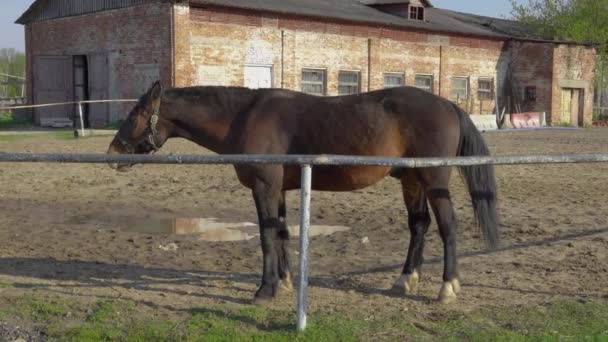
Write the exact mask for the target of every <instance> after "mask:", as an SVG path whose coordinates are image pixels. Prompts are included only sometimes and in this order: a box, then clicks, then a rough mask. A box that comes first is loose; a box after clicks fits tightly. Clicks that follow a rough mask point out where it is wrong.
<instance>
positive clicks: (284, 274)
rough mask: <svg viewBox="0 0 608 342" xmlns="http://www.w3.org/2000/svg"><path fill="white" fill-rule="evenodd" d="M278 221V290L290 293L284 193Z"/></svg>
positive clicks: (291, 283) (290, 276)
mask: <svg viewBox="0 0 608 342" xmlns="http://www.w3.org/2000/svg"><path fill="white" fill-rule="evenodd" d="M279 221H280V222H281V226H280V228H279V231H278V236H277V237H278V240H277V241H276V244H275V248H276V250H277V254H278V265H279V278H280V283H279V285H280V288H281V289H283V290H286V291H288V292H291V291H292V290H293V279H292V275H291V267H290V262H289V250H288V249H289V230H288V226H287V208H286V207H285V191H282V192H281V199H280V201H279Z"/></svg>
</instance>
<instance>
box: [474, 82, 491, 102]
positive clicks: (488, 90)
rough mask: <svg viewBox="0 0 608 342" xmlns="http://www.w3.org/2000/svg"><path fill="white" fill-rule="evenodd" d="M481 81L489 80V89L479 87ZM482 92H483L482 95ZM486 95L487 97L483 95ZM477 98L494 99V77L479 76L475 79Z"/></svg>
mask: <svg viewBox="0 0 608 342" xmlns="http://www.w3.org/2000/svg"><path fill="white" fill-rule="evenodd" d="M482 82H489V83H490V89H483V90H482V89H481V83H482ZM482 94H484V95H483V96H482ZM484 96H487V97H484ZM477 98H478V99H479V100H493V99H494V78H493V77H480V78H478V79H477Z"/></svg>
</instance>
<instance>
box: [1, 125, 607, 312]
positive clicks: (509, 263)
mask: <svg viewBox="0 0 608 342" xmlns="http://www.w3.org/2000/svg"><path fill="white" fill-rule="evenodd" d="M484 137H485V138H486V141H487V142H488V144H489V146H490V149H491V150H492V153H493V154H496V155H509V154H545V153H547V154H548V153H587V152H602V153H608V130H606V129H591V130H582V131H540V132H508V133H505V132H502V133H486V134H484ZM109 141H110V138H109V137H98V138H89V139H81V140H61V139H52V138H49V137H32V138H28V139H16V140H12V141H7V140H5V141H2V140H0V151H4V152H9V151H13V152H67V153H76V152H79V153H86V152H93V153H102V152H104V151H105V150H106V148H107V146H108V144H109ZM162 152H163V153H188V154H196V153H208V152H206V151H205V150H203V149H201V148H200V147H198V146H196V145H194V144H192V143H190V142H187V141H184V140H174V141H170V142H169V143H168V144H167V145H166V146H165V148H164V149H163V151H162ZM497 178H498V185H499V201H500V204H499V207H500V215H501V221H502V222H501V229H502V245H501V248H500V250H499V251H497V252H487V251H485V250H484V247H483V243H482V242H481V240H480V238H479V234H478V233H477V231H476V230H475V228H474V224H473V222H474V221H473V216H472V210H471V206H470V204H469V203H470V200H469V197H468V196H467V195H466V194H465V192H464V190H463V185H462V182H461V180H460V178H459V177H458V176H456V177H453V184H452V192H453V197H454V202H455V207H456V211H457V217H458V220H459V233H458V239H459V240H458V242H459V245H458V251H459V253H460V255H461V257H460V259H459V261H460V273H461V276H462V282H463V292H462V294H461V296H460V299H459V301H458V302H457V304H452V305H451V306H449V307H448V309H447V310H452V309H449V308H450V307H451V308H453V309H454V310H458V311H462V312H468V311H472V310H476V309H479V308H481V307H496V308H508V307H516V306H519V305H524V304H525V305H535V304H538V305H542V304H543V303H547V302H550V301H552V300H554V299H556V298H593V299H595V300H600V301H608V292H607V290H606V284H608V164H578V165H541V166H537V165H530V166H500V167H498V168H497ZM298 196H299V194H298V192H293V193H290V194H289V197H288V206H289V214H288V215H289V219H290V223H294V224H295V223H297V220H298V211H297V208H298V201H299V197H298ZM312 214H313V216H312V222H313V224H322V225H344V226H348V227H351V228H352V229H351V230H350V231H348V232H339V233H336V234H334V235H331V236H329V237H322V236H320V237H315V238H313V239H312V241H311V254H310V257H311V258H310V260H311V265H310V268H311V279H310V299H309V302H310V307H311V312H312V314H314V312H316V311H323V312H343V313H345V314H348V313H349V312H354V311H356V312H368V313H369V314H370V315H376V316H381V315H382V313H383V312H386V311H392V312H394V311H396V310H402V311H403V312H406V311H407V314H404V315H405V316H404V317H407V315H413V316H415V317H418V318H421V317H422V318H423V317H427V316H428V317H431V316H432V315H433V314H434V312H436V311H438V310H446V309H445V308H442V306H441V305H440V304H437V303H436V302H435V300H434V299H435V298H436V296H437V294H438V291H439V288H440V285H441V274H442V269H443V265H442V246H441V240H440V238H439V235H438V234H437V229H436V226H435V225H433V226H432V227H431V229H430V231H429V234H428V244H427V247H426V253H425V256H426V263H425V266H424V268H423V274H422V279H421V285H420V288H419V293H418V296H415V297H412V298H397V297H395V296H393V295H390V294H389V293H387V291H386V290H387V289H389V288H390V287H391V285H392V283H393V282H394V280H395V279H396V278H397V277H398V275H399V272H400V268H401V265H402V263H403V261H404V258H405V254H406V251H407V245H408V242H409V232H408V230H407V228H406V222H407V214H406V211H405V209H404V206H403V202H402V200H401V193H400V188H399V185H398V183H397V181H395V180H392V179H388V178H387V179H386V180H384V181H383V182H381V183H379V184H377V185H376V186H374V187H371V188H367V189H364V190H362V191H357V192H351V193H322V192H315V193H313V208H312ZM173 217H193V218H194V217H196V218H198V217H201V218H207V217H215V218H218V219H219V220H225V221H227V222H256V217H255V211H254V206H253V200H252V198H251V195H250V193H249V192H248V191H246V189H244V188H243V187H242V186H241V185H240V184H239V183H238V181H237V179H236V176H235V174H234V172H233V170H232V167H230V166H138V167H135V168H134V170H133V171H131V172H129V173H116V172H115V171H113V170H111V169H110V168H108V167H106V166H105V165H50V164H0V246H1V248H0V282H1V283H8V284H12V285H13V286H12V287H11V288H10V289H1V290H0V297H2V296H9V295H14V293H15V292H18V293H25V294H27V293H37V294H41V295H45V296H49V297H56V296H61V297H69V298H71V299H75V300H80V301H83V302H89V301H91V302H92V301H94V300H97V299H100V298H110V299H111V298H122V299H129V300H133V301H135V302H138V303H141V304H143V305H144V306H147V307H149V308H150V310H156V309H163V310H169V311H183V310H189V309H191V308H193V307H205V306H213V305H218V304H219V305H236V306H246V305H249V304H250V301H251V299H252V295H253V292H254V290H255V288H256V284H257V283H258V282H259V278H260V275H261V250H260V247H259V242H258V240H257V239H253V240H249V241H242V242H204V241H199V240H198V239H197V238H196V237H195V236H176V235H168V234H145V233H137V232H132V231H130V230H129V227H128V225H129V223H128V222H132V220H133V219H136V220H137V219H141V220H145V219H166V218H173ZM366 237H367V239H368V240H369V243H362V241H363V240H364V239H365V238H366ZM170 243H175V244H176V245H177V249H176V250H164V249H161V248H159V246H161V245H162V246H166V245H168V244H170ZM291 245H292V266H293V267H294V269H295V268H296V265H297V254H296V252H297V249H298V242H297V240H296V239H293V240H292V242H291ZM165 249H166V248H165ZM275 305H276V307H277V308H281V309H290V308H293V307H294V306H295V295H294V296H287V297H283V298H281V299H280V300H278V301H277V302H276V303H275Z"/></svg>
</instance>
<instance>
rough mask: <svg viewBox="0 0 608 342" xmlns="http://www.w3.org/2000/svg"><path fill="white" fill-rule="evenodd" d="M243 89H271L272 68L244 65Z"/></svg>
mask: <svg viewBox="0 0 608 342" xmlns="http://www.w3.org/2000/svg"><path fill="white" fill-rule="evenodd" d="M245 87H247V88H251V89H259V88H272V67H269V66H252V65H246V66H245Z"/></svg>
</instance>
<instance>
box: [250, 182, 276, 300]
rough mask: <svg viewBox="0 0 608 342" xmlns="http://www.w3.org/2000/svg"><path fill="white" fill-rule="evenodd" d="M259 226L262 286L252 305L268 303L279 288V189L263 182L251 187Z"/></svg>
mask: <svg viewBox="0 0 608 342" xmlns="http://www.w3.org/2000/svg"><path fill="white" fill-rule="evenodd" d="M253 198H254V200H255V205H256V209H257V212H258V220H259V224H260V242H261V244H262V254H263V271H262V272H263V274H262V284H261V286H260V288H259V289H258V291H257V292H256V294H255V297H254V299H253V301H254V304H258V305H263V304H266V303H268V302H270V301H271V300H272V299H273V298H274V297H275V296H276V294H277V290H278V286H279V255H278V253H277V252H278V251H277V248H276V244H277V242H278V237H279V235H278V234H279V230H280V229H281V227H282V222H281V220H280V219H279V215H278V214H279V203H280V200H281V189H280V187H275V186H272V185H269V184H267V183H264V182H261V181H260V182H257V184H255V186H254V187H253Z"/></svg>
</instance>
